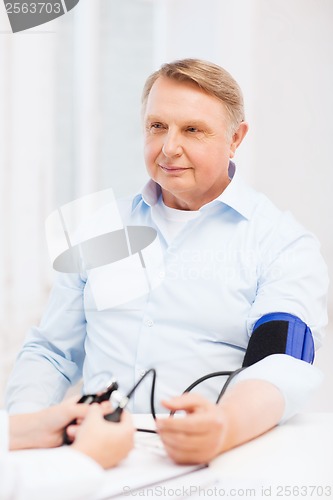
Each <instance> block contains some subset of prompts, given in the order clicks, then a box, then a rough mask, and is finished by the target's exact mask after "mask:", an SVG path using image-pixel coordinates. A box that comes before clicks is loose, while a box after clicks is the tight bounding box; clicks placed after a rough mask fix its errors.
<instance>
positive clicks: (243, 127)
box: [230, 122, 249, 158]
mask: <svg viewBox="0 0 333 500" xmlns="http://www.w3.org/2000/svg"><path fill="white" fill-rule="evenodd" d="M248 130H249V125H248V123H247V122H241V123H240V124H239V127H238V129H237V130H236V132H235V133H234V134H233V136H232V140H231V144H230V158H233V157H234V156H235V152H236V149H237V148H238V146H239V145H240V144H241V142H242V140H243V139H244V137H245V136H246V134H247V131H248Z"/></svg>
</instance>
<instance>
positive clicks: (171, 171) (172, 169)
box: [159, 164, 188, 174]
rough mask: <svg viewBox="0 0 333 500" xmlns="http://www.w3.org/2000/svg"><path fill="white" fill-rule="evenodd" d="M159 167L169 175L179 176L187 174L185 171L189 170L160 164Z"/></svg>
mask: <svg viewBox="0 0 333 500" xmlns="http://www.w3.org/2000/svg"><path fill="white" fill-rule="evenodd" d="M159 167H160V168H161V169H162V170H163V172H166V173H168V174H177V173H181V172H185V170H188V168H187V167H177V166H176V165H161V164H159Z"/></svg>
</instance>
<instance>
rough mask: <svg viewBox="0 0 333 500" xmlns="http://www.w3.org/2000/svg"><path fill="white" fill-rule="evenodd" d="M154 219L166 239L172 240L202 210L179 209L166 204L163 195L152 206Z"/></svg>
mask: <svg viewBox="0 0 333 500" xmlns="http://www.w3.org/2000/svg"><path fill="white" fill-rule="evenodd" d="M152 208H153V216H154V220H155V222H156V224H157V226H158V227H159V229H160V230H161V232H162V234H163V236H164V237H165V239H166V240H167V241H168V242H170V241H172V240H173V239H174V238H175V237H176V236H177V234H178V233H180V231H181V230H182V229H183V227H184V226H185V225H186V224H187V222H188V221H190V220H192V219H196V218H197V217H199V216H200V214H201V212H200V210H178V209H177V208H171V207H168V206H166V205H165V204H164V202H163V198H162V195H160V197H159V199H158V201H157V203H156V204H155V205H154V206H153V207H152Z"/></svg>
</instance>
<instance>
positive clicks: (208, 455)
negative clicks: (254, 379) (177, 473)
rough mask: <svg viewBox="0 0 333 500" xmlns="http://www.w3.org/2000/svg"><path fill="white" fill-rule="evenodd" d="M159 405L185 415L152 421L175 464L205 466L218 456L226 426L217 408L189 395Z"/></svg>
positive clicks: (201, 398) (198, 397) (221, 413)
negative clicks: (183, 412) (202, 464)
mask: <svg viewBox="0 0 333 500" xmlns="http://www.w3.org/2000/svg"><path fill="white" fill-rule="evenodd" d="M163 405H164V406H165V407H166V408H168V409H169V410H172V411H180V410H183V411H185V412H186V415H185V416H184V417H183V416H180V417H179V418H178V417H176V418H172V417H171V418H160V419H157V421H156V427H157V432H158V433H159V435H160V437H161V439H162V441H163V444H164V446H165V449H166V451H167V453H168V455H169V456H170V458H172V459H173V460H174V461H175V462H176V463H179V464H199V463H206V462H209V461H210V460H212V459H213V458H215V457H216V456H217V455H219V454H220V453H221V452H222V450H223V445H224V439H225V434H226V425H227V424H226V418H225V415H224V412H223V410H222V409H221V407H220V406H219V405H216V404H213V403H210V402H209V401H208V400H207V399H205V398H203V397H202V396H199V395H198V394H189V393H187V394H183V395H182V396H179V397H175V398H173V399H171V400H169V401H163Z"/></svg>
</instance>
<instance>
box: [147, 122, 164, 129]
mask: <svg viewBox="0 0 333 500" xmlns="http://www.w3.org/2000/svg"><path fill="white" fill-rule="evenodd" d="M149 128H150V129H152V130H160V129H162V128H164V127H163V125H162V123H151V124H150V125H149Z"/></svg>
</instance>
